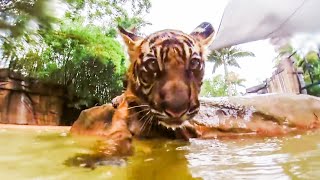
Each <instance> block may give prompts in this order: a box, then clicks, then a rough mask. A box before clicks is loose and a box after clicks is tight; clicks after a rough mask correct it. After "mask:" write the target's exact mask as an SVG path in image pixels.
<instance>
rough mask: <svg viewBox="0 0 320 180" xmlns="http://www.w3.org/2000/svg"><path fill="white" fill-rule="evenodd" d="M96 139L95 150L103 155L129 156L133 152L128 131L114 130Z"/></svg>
mask: <svg viewBox="0 0 320 180" xmlns="http://www.w3.org/2000/svg"><path fill="white" fill-rule="evenodd" d="M104 137H105V138H104V140H100V141H98V143H97V145H96V148H95V149H96V150H97V151H98V153H102V154H104V155H105V156H129V155H132V154H133V147H132V135H131V133H130V132H129V131H114V132H110V133H108V134H106V135H104Z"/></svg>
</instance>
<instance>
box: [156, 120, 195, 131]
mask: <svg viewBox="0 0 320 180" xmlns="http://www.w3.org/2000/svg"><path fill="white" fill-rule="evenodd" d="M158 124H159V125H161V126H163V127H165V128H167V129H171V130H173V131H175V130H176V129H181V128H183V127H185V126H186V125H188V124H189V122H188V121H184V122H183V123H181V124H179V125H177V124H167V123H165V122H164V121H158Z"/></svg>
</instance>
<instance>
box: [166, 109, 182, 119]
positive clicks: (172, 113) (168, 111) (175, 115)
mask: <svg viewBox="0 0 320 180" xmlns="http://www.w3.org/2000/svg"><path fill="white" fill-rule="evenodd" d="M164 111H165V113H166V114H167V115H169V116H170V117H172V118H180V117H182V116H183V115H184V114H185V113H186V112H187V109H186V110H182V111H173V110H171V109H165V110H164Z"/></svg>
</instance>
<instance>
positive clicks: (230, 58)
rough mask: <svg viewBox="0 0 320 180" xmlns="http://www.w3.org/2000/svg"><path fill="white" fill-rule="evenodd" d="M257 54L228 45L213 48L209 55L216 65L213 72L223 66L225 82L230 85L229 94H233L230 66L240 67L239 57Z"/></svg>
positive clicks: (209, 59) (209, 58)
mask: <svg viewBox="0 0 320 180" xmlns="http://www.w3.org/2000/svg"><path fill="white" fill-rule="evenodd" d="M254 56H255V55H254V54H253V53H252V52H249V51H243V50H241V49H239V48H236V47H226V48H222V49H219V50H212V51H211V53H210V54H209V56H208V61H209V62H213V63H214V66H213V69H212V73H214V72H215V71H216V70H217V68H218V67H220V66H223V68H224V79H225V83H226V85H227V87H228V95H229V96H231V95H232V90H231V88H230V85H231V83H230V81H229V80H228V77H229V71H228V67H229V66H233V67H238V68H240V65H239V64H238V62H237V59H239V58H243V57H254Z"/></svg>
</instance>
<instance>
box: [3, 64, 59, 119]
mask: <svg viewBox="0 0 320 180" xmlns="http://www.w3.org/2000/svg"><path fill="white" fill-rule="evenodd" d="M63 95H64V89H63V88H62V87H61V86H57V85H52V84H45V83H41V82H39V81H37V80H34V79H26V78H23V77H21V76H19V75H16V74H12V73H9V72H8V70H6V69H0V123H4V124H28V125H59V122H60V117H61V115H62V106H63Z"/></svg>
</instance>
